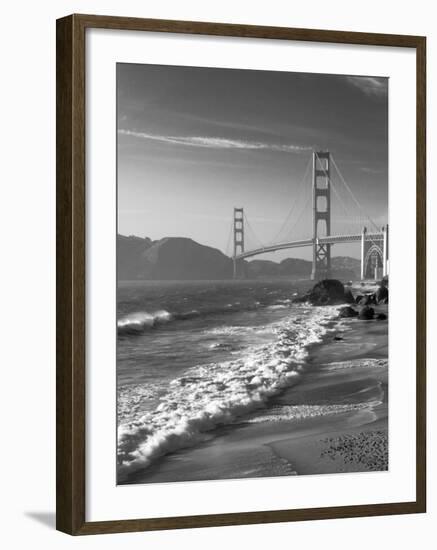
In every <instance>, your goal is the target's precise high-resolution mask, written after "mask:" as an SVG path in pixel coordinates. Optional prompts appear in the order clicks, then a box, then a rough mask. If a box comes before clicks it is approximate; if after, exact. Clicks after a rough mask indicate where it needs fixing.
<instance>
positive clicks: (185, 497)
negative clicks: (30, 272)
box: [56, 15, 426, 535]
mask: <svg viewBox="0 0 437 550" xmlns="http://www.w3.org/2000/svg"><path fill="white" fill-rule="evenodd" d="M425 82H426V41H425V38H424V37H419V36H395V35H385V34H367V33H354V32H343V31H342V32H340V31H327V30H310V29H293V28H281V27H275V28H273V27H256V26H249V25H248V26H246V25H229V24H218V23H200V22H185V21H164V20H150V19H133V18H124V17H107V16H94V15H93V16H90V15H72V16H68V17H65V18H63V19H59V20H58V21H57V173H56V177H57V201H56V204H57V528H58V529H59V530H61V531H64V532H66V533H69V534H72V535H80V534H96V533H115V532H127V531H141V530H152V529H153V530H154V529H175V528H187V527H206V526H220V525H236V524H250V523H270V522H285V521H297V520H310V519H324V518H346V517H356V516H373V515H388V514H405V513H418V512H424V511H425V509H426V463H425V460H426V449H425V411H426V402H425V397H426V392H425V389H426V385H425V344H426V342H425V322H426V313H425V283H426V274H425V269H426V268H425V265H426V262H425V212H426V210H425V179H426V174H425V169H426V103H425V94H426V84H425Z"/></svg>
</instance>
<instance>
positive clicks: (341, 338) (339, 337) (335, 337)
mask: <svg viewBox="0 0 437 550" xmlns="http://www.w3.org/2000/svg"><path fill="white" fill-rule="evenodd" d="M333 340H334V342H340V341H341V340H343V337H342V336H334V338H333Z"/></svg>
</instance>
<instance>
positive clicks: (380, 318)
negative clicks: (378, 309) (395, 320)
mask: <svg viewBox="0 0 437 550" xmlns="http://www.w3.org/2000/svg"><path fill="white" fill-rule="evenodd" d="M375 319H376V320H377V321H385V320H386V319H387V315H386V314H385V313H378V314H377V316H376V317H375Z"/></svg>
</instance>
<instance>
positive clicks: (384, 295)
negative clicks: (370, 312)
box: [375, 283, 388, 304]
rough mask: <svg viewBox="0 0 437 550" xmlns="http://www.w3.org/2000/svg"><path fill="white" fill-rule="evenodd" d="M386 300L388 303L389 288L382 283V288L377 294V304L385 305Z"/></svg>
mask: <svg viewBox="0 0 437 550" xmlns="http://www.w3.org/2000/svg"><path fill="white" fill-rule="evenodd" d="M385 300H387V302H388V288H387V287H386V286H383V285H382V283H381V286H380V287H379V288H378V290H377V291H376V292H375V302H376V303H377V304H385V303H387V302H386V301H385Z"/></svg>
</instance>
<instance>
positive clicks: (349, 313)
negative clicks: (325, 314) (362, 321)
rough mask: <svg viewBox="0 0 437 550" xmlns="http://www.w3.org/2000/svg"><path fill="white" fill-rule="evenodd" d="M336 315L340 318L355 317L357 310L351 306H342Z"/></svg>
mask: <svg viewBox="0 0 437 550" xmlns="http://www.w3.org/2000/svg"><path fill="white" fill-rule="evenodd" d="M338 316H339V317H340V318H349V317H357V316H358V311H357V310H356V309H354V308H353V307H350V306H344V307H342V308H340V310H339V312H338Z"/></svg>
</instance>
